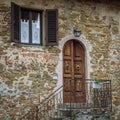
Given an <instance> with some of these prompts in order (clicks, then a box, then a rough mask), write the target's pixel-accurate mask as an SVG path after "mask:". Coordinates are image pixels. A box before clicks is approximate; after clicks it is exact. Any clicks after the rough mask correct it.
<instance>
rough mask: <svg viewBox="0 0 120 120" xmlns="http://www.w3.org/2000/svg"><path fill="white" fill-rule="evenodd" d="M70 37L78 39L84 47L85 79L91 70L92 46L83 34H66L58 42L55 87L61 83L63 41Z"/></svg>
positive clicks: (88, 76)
mask: <svg viewBox="0 0 120 120" xmlns="http://www.w3.org/2000/svg"><path fill="white" fill-rule="evenodd" d="M71 39H75V40H77V41H79V42H80V43H81V44H82V45H83V47H84V49H85V71H86V72H85V74H86V76H85V77H86V78H87V79H89V78H90V72H92V69H91V65H90V61H91V57H90V52H91V49H92V47H91V44H90V43H89V41H88V40H87V39H86V38H85V36H83V35H81V36H80V37H74V36H73V35H69V36H66V37H64V38H63V39H62V40H61V41H60V42H59V49H60V50H61V52H60V54H59V60H58V65H57V67H56V72H57V74H58V84H57V87H59V86H61V85H62V84H63V55H62V51H63V47H64V45H65V43H66V42H67V41H69V40H71Z"/></svg>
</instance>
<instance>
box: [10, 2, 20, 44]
mask: <svg viewBox="0 0 120 120" xmlns="http://www.w3.org/2000/svg"><path fill="white" fill-rule="evenodd" d="M19 40H20V6H18V5H16V4H15V3H13V2H12V3H11V41H12V42H19Z"/></svg>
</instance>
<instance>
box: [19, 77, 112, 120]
mask: <svg viewBox="0 0 120 120" xmlns="http://www.w3.org/2000/svg"><path fill="white" fill-rule="evenodd" d="M74 80H81V79H74ZM99 82H100V86H97V87H95V86H94V85H93V83H94V80H93V79H86V80H85V94H86V95H85V97H86V100H85V102H74V103H73V102H69V103H65V102H64V98H63V93H64V86H61V87H60V88H58V89H57V90H55V91H54V92H53V93H52V94H51V95H49V96H48V97H47V98H46V99H44V100H43V101H42V102H41V103H40V104H39V105H36V106H34V107H33V108H31V110H29V111H28V112H27V113H26V114H24V115H23V116H22V117H21V118H20V119H19V120H53V118H59V119H61V120H63V118H64V117H70V116H71V115H72V113H73V112H74V111H75V113H78V114H79V115H80V114H81V115H84V114H87V115H101V114H105V113H108V112H111V111H112V94H111V80H99ZM70 83H71V82H70ZM70 85H71V84H70ZM97 85H98V84H97ZM70 95H72V94H71V93H70ZM77 101H78V100H77Z"/></svg>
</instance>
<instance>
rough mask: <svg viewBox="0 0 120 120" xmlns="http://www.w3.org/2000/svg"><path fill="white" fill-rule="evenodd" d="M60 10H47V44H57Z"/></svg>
mask: <svg viewBox="0 0 120 120" xmlns="http://www.w3.org/2000/svg"><path fill="white" fill-rule="evenodd" d="M57 31H58V10H57V9H51V10H50V9H47V10H46V45H57V44H58V40H57Z"/></svg>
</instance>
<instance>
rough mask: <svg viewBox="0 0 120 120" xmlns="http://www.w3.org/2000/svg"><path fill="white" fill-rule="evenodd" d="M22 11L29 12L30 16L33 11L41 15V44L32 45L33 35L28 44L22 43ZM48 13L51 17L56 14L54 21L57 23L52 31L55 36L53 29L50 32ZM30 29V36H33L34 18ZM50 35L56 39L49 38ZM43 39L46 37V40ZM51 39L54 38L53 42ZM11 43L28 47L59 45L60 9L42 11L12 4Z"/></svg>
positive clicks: (30, 23)
mask: <svg viewBox="0 0 120 120" xmlns="http://www.w3.org/2000/svg"><path fill="white" fill-rule="evenodd" d="M22 10H28V11H29V14H30V13H32V11H35V12H37V13H40V43H32V35H31V37H29V42H28V43H22V42H21V12H22ZM51 11H53V12H51ZM44 12H45V14H44ZM48 13H50V15H51V16H52V14H54V16H53V18H52V20H53V21H55V25H54V29H53V31H52V32H53V34H52V33H51V30H52V29H49V30H48V25H47V24H49V19H51V18H49V17H46V16H48ZM44 15H45V16H44ZM29 17H30V15H29ZM44 21H45V22H44ZM52 25H53V24H52ZM43 26H44V27H45V28H44V27H43ZM29 27H30V28H29V36H30V34H32V17H31V18H30V22H29ZM30 31H31V33H30ZM43 33H45V34H43ZM50 33H51V35H50ZM48 35H49V36H52V35H53V36H54V37H48ZM55 36H56V37H55ZM43 37H45V40H44V38H43ZM51 38H53V40H52V39H51ZM11 41H12V42H15V43H20V44H26V45H43V44H44V45H50V46H54V45H58V9H46V10H41V9H33V8H26V7H21V6H19V5H17V4H15V3H13V2H11ZM51 41H52V42H51Z"/></svg>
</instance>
